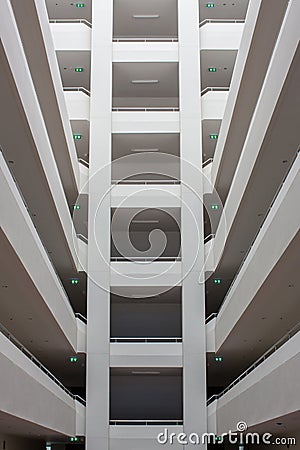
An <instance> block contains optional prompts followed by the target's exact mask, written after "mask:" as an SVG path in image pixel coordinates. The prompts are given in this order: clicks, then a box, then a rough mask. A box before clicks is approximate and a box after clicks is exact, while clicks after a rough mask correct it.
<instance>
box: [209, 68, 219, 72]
mask: <svg viewBox="0 0 300 450" xmlns="http://www.w3.org/2000/svg"><path fill="white" fill-rule="evenodd" d="M208 71H209V72H216V71H217V68H216V67H209V68H208Z"/></svg>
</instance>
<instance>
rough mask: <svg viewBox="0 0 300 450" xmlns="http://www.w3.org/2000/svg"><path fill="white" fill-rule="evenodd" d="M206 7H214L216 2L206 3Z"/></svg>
mask: <svg viewBox="0 0 300 450" xmlns="http://www.w3.org/2000/svg"><path fill="white" fill-rule="evenodd" d="M205 6H206V8H214V7H215V4H214V3H206V5H205Z"/></svg>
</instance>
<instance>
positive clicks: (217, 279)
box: [213, 278, 222, 284]
mask: <svg viewBox="0 0 300 450" xmlns="http://www.w3.org/2000/svg"><path fill="white" fill-rule="evenodd" d="M213 283H214V284H221V283H222V280H221V278H214V279H213Z"/></svg>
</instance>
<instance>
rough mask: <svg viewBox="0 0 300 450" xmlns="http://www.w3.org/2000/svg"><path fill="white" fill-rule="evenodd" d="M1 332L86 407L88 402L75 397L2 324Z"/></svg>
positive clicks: (72, 396) (77, 396) (71, 395)
mask: <svg viewBox="0 0 300 450" xmlns="http://www.w3.org/2000/svg"><path fill="white" fill-rule="evenodd" d="M0 332H1V333H2V334H3V335H4V336H5V337H6V338H7V339H9V341H10V342H11V343H12V344H14V345H15V347H17V348H18V349H19V350H21V352H22V353H24V355H25V356H27V358H29V359H30V361H32V362H33V363H34V364H35V365H36V366H37V367H38V368H39V369H40V370H41V371H42V372H44V373H45V374H46V375H47V377H49V378H51V380H52V381H54V383H55V384H57V386H59V387H60V388H61V389H62V390H63V391H64V392H65V393H66V394H68V395H69V397H71V398H73V399H74V400H78V401H79V402H80V403H82V404H83V405H84V406H85V404H86V401H85V400H84V399H83V398H81V397H80V396H79V395H74V394H72V392H70V391H69V390H68V389H67V388H66V387H65V386H64V385H63V384H62V383H61V382H60V381H59V380H58V379H57V378H56V377H55V376H54V375H53V374H52V373H51V372H50V371H49V370H48V369H47V368H46V367H45V366H44V365H43V364H42V363H41V362H40V361H39V360H38V359H37V358H36V357H35V356H34V355H33V354H32V353H31V352H30V351H29V350H27V348H26V347H24V345H23V344H21V342H20V341H18V339H17V338H15V337H14V336H13V335H12V334H11V333H10V332H9V331H8V330H7V329H6V328H5V327H4V326H3V325H2V324H0Z"/></svg>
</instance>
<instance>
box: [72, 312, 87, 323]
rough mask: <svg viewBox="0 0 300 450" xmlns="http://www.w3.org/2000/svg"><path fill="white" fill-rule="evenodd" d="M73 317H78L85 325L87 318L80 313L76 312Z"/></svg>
mask: <svg viewBox="0 0 300 450" xmlns="http://www.w3.org/2000/svg"><path fill="white" fill-rule="evenodd" d="M75 317H76V319H80V320H81V321H82V322H83V323H85V324H86V325H87V318H86V317H84V316H83V315H82V314H80V313H76V314H75Z"/></svg>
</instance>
